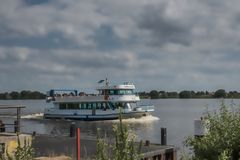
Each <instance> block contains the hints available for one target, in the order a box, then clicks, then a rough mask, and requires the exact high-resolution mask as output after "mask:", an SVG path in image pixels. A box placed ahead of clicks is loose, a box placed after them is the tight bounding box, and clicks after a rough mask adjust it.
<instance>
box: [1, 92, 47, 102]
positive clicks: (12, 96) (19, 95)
mask: <svg viewBox="0 0 240 160" xmlns="http://www.w3.org/2000/svg"><path fill="white" fill-rule="evenodd" d="M45 98H46V95H45V94H43V93H41V92H39V91H27V90H23V91H21V92H16V91H12V92H4V93H0V99H1V100H17V99H45Z"/></svg>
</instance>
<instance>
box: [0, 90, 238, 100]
mask: <svg viewBox="0 0 240 160" xmlns="http://www.w3.org/2000/svg"><path fill="white" fill-rule="evenodd" d="M82 93H83V92H82ZM137 94H138V95H139V96H140V98H141V99H166V98H183V99H190V98H192V99H197V98H201V99H204V98H209V99H210V98H231V99H239V98H240V92H238V91H229V92H227V91H225V90H224V89H219V90H216V91H214V92H209V91H189V90H184V91H180V92H167V91H157V90H152V91H150V92H138V93H137ZM45 98H46V94H43V93H41V92H39V91H29V90H23V91H20V92H16V91H12V92H4V93H0V100H17V99H45Z"/></svg>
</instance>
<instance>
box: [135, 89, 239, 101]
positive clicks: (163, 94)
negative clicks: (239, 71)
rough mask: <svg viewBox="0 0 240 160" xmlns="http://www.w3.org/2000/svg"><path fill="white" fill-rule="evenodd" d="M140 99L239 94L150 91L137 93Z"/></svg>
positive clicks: (236, 94) (235, 95)
mask: <svg viewBox="0 0 240 160" xmlns="http://www.w3.org/2000/svg"><path fill="white" fill-rule="evenodd" d="M138 94H139V96H140V98H142V99H144V98H145V99H164V98H183V99H189V98H192V99H195V98H196V99H197V98H202V99H204V98H232V99H238V98H240V92H237V91H229V92H227V91H225V90H224V89H219V90H216V91H214V92H209V91H188V90H184V91H180V92H166V91H157V90H152V91H150V92H139V93H138Z"/></svg>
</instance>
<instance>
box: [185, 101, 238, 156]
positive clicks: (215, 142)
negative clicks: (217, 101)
mask: <svg viewBox="0 0 240 160" xmlns="http://www.w3.org/2000/svg"><path fill="white" fill-rule="evenodd" d="M204 120H205V123H204V124H205V127H206V130H207V133H206V134H205V135H204V136H202V137H189V138H187V140H186V141H185V145H186V146H187V147H188V148H189V149H190V150H191V151H192V156H189V155H191V154H185V155H184V156H182V158H181V160H204V159H206V160H208V159H209V160H238V159H240V154H239V153H240V141H239V139H240V107H237V106H226V105H225V104H224V103H222V104H221V107H220V109H219V110H218V111H215V112H211V113H208V114H207V116H206V117H204Z"/></svg>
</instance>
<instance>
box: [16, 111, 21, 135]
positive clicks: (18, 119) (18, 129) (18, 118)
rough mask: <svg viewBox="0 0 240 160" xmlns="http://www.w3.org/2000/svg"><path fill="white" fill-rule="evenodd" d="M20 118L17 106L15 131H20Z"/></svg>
mask: <svg viewBox="0 0 240 160" xmlns="http://www.w3.org/2000/svg"><path fill="white" fill-rule="evenodd" d="M20 118H21V108H17V123H16V125H17V126H16V132H17V133H20Z"/></svg>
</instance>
